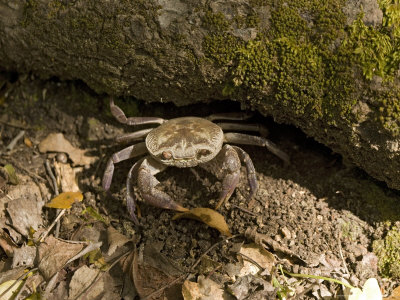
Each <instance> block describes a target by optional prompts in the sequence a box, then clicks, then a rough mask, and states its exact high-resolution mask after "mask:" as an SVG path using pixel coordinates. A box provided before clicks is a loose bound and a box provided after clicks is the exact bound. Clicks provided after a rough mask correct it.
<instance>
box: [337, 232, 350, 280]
mask: <svg viewBox="0 0 400 300" xmlns="http://www.w3.org/2000/svg"><path fill="white" fill-rule="evenodd" d="M340 243H341V238H340V237H339V239H338V245H339V254H340V257H341V258H342V261H343V266H344V269H345V270H346V273H347V275H350V272H349V269H348V268H347V264H346V261H345V260H344V257H343V251H342V245H341V244H340Z"/></svg>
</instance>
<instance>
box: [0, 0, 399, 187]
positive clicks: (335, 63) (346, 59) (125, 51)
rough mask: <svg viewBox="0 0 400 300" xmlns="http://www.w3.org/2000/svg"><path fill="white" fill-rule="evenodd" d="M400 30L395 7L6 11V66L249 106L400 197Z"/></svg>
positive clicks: (39, 6)
mask: <svg viewBox="0 0 400 300" xmlns="http://www.w3.org/2000/svg"><path fill="white" fill-rule="evenodd" d="M361 6H362V7H363V11H361ZM399 24H400V10H399V8H398V7H396V6H395V5H394V4H393V5H392V4H391V1H384V0H378V2H377V1H373V0H353V1H350V0H349V1H346V0H330V1H320V0H308V1H305V0H291V1H283V0H274V1H272V0H222V1H210V2H207V1H194V0H187V1H179V0H168V1H167V0H158V1H157V0H147V1H141V0H137V1H120V0H118V1H116V0H115V1H113V0H109V1H105V0H102V1H98V0H76V1H61V0H58V1H56V0H52V1H50V0H28V1H11V0H9V1H5V0H3V1H2V2H1V3H0V46H1V48H0V66H2V67H3V68H6V69H8V70H14V71H18V72H35V73H36V74H40V75H41V76H43V77H44V78H49V77H51V76H57V77H60V78H64V79H80V80H83V81H84V82H85V83H87V84H88V85H89V86H90V87H91V88H93V89H94V90H95V91H97V92H99V93H108V94H112V95H118V96H134V97H136V98H139V99H143V100H146V101H161V102H164V101H165V102H167V101H168V102H169V101H171V102H174V103H175V104H177V105H186V104H190V103H194V102H200V101H209V100H211V99H232V100H236V101H240V102H241V103H243V106H244V107H247V108H253V109H257V110H259V111H260V112H261V113H263V114H265V115H272V116H273V117H274V118H275V119H276V120H277V121H279V122H285V123H291V124H294V125H296V126H298V127H300V128H301V129H303V130H304V131H305V132H306V133H307V134H308V135H310V136H312V137H314V138H315V139H317V140H318V141H320V142H322V143H324V144H326V145H328V146H329V147H331V148H332V149H333V150H335V151H337V152H338V153H341V154H342V155H343V156H344V157H346V158H348V159H350V160H351V161H353V162H354V163H356V164H357V165H359V166H360V167H362V168H363V169H364V170H366V171H367V172H368V173H369V174H371V175H372V176H374V177H375V178H377V179H379V180H384V181H385V182H386V183H387V184H388V185H389V186H390V187H393V188H397V189H399V188H400V176H399V173H400V159H399V154H400V152H399V151H400V149H399V142H400V140H399V134H400V130H399V128H400V127H399V124H400V88H399V87H398V84H397V83H398V79H399V75H398V74H399V72H398V71H399V70H398V69H399V62H400V52H399V45H400V26H399Z"/></svg>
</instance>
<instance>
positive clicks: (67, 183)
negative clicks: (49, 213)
mask: <svg viewBox="0 0 400 300" xmlns="http://www.w3.org/2000/svg"><path fill="white" fill-rule="evenodd" d="M54 171H55V173H56V177H57V183H58V184H59V185H60V186H61V191H63V192H66V191H68V192H80V189H79V187H78V184H77V183H76V174H77V173H79V172H82V167H79V168H72V167H71V166H70V165H69V164H64V163H59V162H57V161H55V162H54Z"/></svg>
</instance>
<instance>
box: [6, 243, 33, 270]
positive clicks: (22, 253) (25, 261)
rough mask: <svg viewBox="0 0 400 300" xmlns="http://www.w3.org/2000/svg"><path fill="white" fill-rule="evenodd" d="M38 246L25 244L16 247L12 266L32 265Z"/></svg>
mask: <svg viewBox="0 0 400 300" xmlns="http://www.w3.org/2000/svg"><path fill="white" fill-rule="evenodd" d="M35 258H36V247H32V246H28V245H24V246H22V247H21V248H18V249H15V251H14V256H13V261H12V268H13V269H15V268H17V267H26V268H28V267H32V266H33V265H34V263H35Z"/></svg>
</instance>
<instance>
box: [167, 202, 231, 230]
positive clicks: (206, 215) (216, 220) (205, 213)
mask: <svg viewBox="0 0 400 300" xmlns="http://www.w3.org/2000/svg"><path fill="white" fill-rule="evenodd" d="M181 218H187V219H194V220H197V221H200V222H203V223H205V224H207V225H208V226H210V227H213V228H215V229H217V230H218V231H219V232H221V233H222V234H225V235H227V236H231V235H232V234H231V233H230V232H229V228H228V224H226V222H225V219H224V217H223V216H222V215H221V214H220V213H218V212H216V211H215V210H213V209H210V208H205V207H197V208H193V209H191V210H189V211H187V212H183V213H178V214H176V215H175V216H173V218H172V220H177V219H181Z"/></svg>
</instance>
